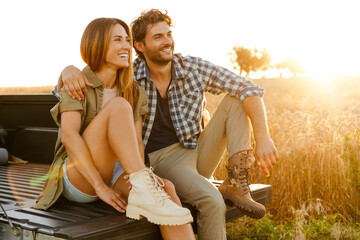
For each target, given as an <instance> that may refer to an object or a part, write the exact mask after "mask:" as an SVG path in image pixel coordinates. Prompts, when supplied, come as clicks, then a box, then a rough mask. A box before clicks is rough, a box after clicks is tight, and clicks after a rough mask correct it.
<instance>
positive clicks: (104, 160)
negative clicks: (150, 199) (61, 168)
mask: <svg viewBox="0 0 360 240" xmlns="http://www.w3.org/2000/svg"><path fill="white" fill-rule="evenodd" d="M82 137H83V139H84V140H85V142H86V144H87V146H88V148H89V151H90V154H91V156H92V160H93V163H94V165H95V167H96V168H97V170H98V171H99V173H100V175H101V177H102V179H103V180H104V183H105V184H106V185H109V184H110V181H111V178H112V174H113V169H114V166H115V161H116V158H117V159H118V160H119V162H120V164H121V165H122V167H123V168H124V170H125V171H126V172H127V173H128V174H130V173H132V172H136V171H138V170H140V169H143V168H145V164H144V163H143V161H142V159H141V156H140V153H139V148H138V145H137V144H138V143H137V140H136V132H135V126H134V119H133V113H132V109H131V106H130V104H129V103H128V102H127V101H126V100H125V99H123V98H113V99H111V100H110V101H109V102H108V103H107V104H106V105H105V106H104V107H103V109H101V111H100V112H99V113H98V115H97V116H96V117H95V118H94V119H93V120H92V121H91V123H90V124H89V126H88V127H87V128H86V130H85V131H84V133H83V135H82ZM74 166H75V167H74ZM66 171H67V174H68V177H69V180H70V182H71V183H72V184H73V185H74V186H75V187H76V188H78V189H79V190H80V191H82V192H84V193H87V194H90V195H95V190H94V188H93V187H92V186H91V185H90V184H89V183H88V182H87V181H86V180H85V178H84V177H83V176H82V175H81V174H80V172H79V171H78V170H77V169H76V160H74V159H69V164H67V168H66Z"/></svg>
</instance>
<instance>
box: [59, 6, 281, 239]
mask: <svg viewBox="0 0 360 240" xmlns="http://www.w3.org/2000/svg"><path fill="white" fill-rule="evenodd" d="M171 26H172V20H171V18H170V17H169V16H168V15H167V13H162V12H161V11H159V10H156V9H152V10H149V11H147V12H144V13H142V15H141V16H140V17H139V18H137V19H136V20H135V21H134V22H133V23H132V32H133V41H134V47H135V50H136V52H137V54H138V58H137V59H136V60H135V62H134V78H135V80H136V81H137V82H138V83H139V85H140V86H142V87H143V88H144V89H145V90H146V93H147V94H148V100H149V104H148V106H149V114H148V115H147V117H146V119H145V120H144V123H143V142H144V145H145V154H146V156H147V157H148V161H149V163H150V165H152V166H153V168H154V171H155V173H156V174H158V175H159V176H161V177H164V178H166V179H169V180H171V181H172V182H173V183H174V185H175V187H176V191H177V193H178V195H179V197H180V198H181V200H182V201H183V202H184V203H188V204H191V205H192V206H194V207H195V208H196V209H197V210H198V211H199V214H198V216H197V223H198V237H199V239H216V240H219V239H226V231H225V213H226V205H225V203H224V200H223V199H225V201H227V202H231V203H232V204H234V205H235V206H237V207H239V208H240V209H241V210H242V211H243V212H244V213H245V214H247V215H249V216H251V217H254V218H261V217H263V216H264V214H265V207H264V206H262V205H261V204H259V203H256V202H254V201H253V199H252V198H251V195H250V189H249V184H248V178H247V174H248V170H249V168H250V166H251V165H252V164H253V162H254V157H253V155H252V147H251V127H250V122H249V120H248V117H249V118H250V120H251V125H252V127H253V131H254V136H255V141H256V149H255V156H256V160H257V163H258V164H259V166H260V168H261V169H262V171H263V173H264V174H266V175H269V171H268V168H269V169H270V168H271V167H272V166H273V164H275V163H276V160H277V159H278V154H277V150H276V148H275V146H274V144H273V141H272V140H271V138H270V136H269V134H268V129H267V124H266V114H265V108H264V104H263V101H262V98H261V97H262V95H263V93H264V90H263V89H261V88H259V87H257V86H256V85H255V84H253V83H252V82H251V81H249V80H248V79H246V78H243V77H240V76H238V75H236V74H234V73H232V72H230V71H228V70H226V69H224V68H222V67H219V66H216V65H214V64H212V63H210V62H207V61H205V60H202V59H200V58H196V57H191V56H186V57H184V56H181V55H180V54H174V39H173V37H172V31H171ZM62 79H63V81H64V84H65V89H67V91H68V92H69V94H70V95H71V96H73V97H77V98H79V99H81V98H83V93H82V90H84V89H85V85H88V86H91V84H89V83H88V82H87V80H86V78H84V77H83V76H82V75H81V72H80V71H79V70H78V69H76V68H75V67H73V66H69V67H67V68H65V69H64V70H63V72H62ZM59 85H60V87H61V85H62V82H61V81H59ZM205 91H208V92H211V93H213V94H219V93H222V92H226V93H227V94H226V96H225V97H224V99H223V101H222V102H221V103H220V105H219V107H218V109H217V110H216V112H215V113H214V116H213V117H212V118H211V120H210V122H209V123H208V125H207V126H206V127H205V129H202V127H201V120H202V110H203V104H202V103H203V100H204V92H205ZM225 147H226V148H227V151H228V153H229V156H230V157H229V160H228V167H227V169H228V177H227V179H226V180H225V181H224V182H223V184H221V186H220V187H219V189H216V188H215V187H214V185H213V184H212V183H211V182H210V181H209V180H208V179H209V178H210V177H211V176H212V174H213V172H214V171H215V168H216V166H217V165H218V163H219V161H220V159H221V157H222V155H223V153H224V150H225Z"/></svg>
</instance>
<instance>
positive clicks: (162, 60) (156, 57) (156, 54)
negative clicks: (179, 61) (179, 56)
mask: <svg viewBox="0 0 360 240" xmlns="http://www.w3.org/2000/svg"><path fill="white" fill-rule="evenodd" d="M169 47H170V48H171V49H170V51H171V54H170V55H166V56H164V54H162V53H161V51H162V50H164V49H166V48H169ZM145 50H146V55H147V57H148V58H149V60H151V61H152V62H155V63H157V64H159V65H167V64H168V63H169V62H171V61H172V60H173V59H174V45H166V46H163V47H161V48H160V49H156V50H150V49H148V48H146V47H145Z"/></svg>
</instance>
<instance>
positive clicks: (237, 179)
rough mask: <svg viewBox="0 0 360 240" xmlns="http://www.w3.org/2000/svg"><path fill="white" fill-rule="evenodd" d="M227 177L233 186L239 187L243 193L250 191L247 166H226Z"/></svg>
mask: <svg viewBox="0 0 360 240" xmlns="http://www.w3.org/2000/svg"><path fill="white" fill-rule="evenodd" d="M227 170H228V177H229V180H230V182H231V184H232V185H233V186H236V187H240V188H241V189H242V191H244V192H245V193H248V192H250V187H249V184H250V183H249V170H250V169H249V168H239V169H237V168H234V167H231V168H227Z"/></svg>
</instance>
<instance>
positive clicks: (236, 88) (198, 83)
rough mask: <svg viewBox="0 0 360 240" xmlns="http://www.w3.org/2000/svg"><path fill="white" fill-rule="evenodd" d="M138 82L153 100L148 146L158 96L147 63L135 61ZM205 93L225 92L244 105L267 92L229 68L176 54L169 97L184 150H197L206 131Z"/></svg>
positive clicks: (145, 136)
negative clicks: (203, 111)
mask: <svg viewBox="0 0 360 240" xmlns="http://www.w3.org/2000/svg"><path fill="white" fill-rule="evenodd" d="M134 78H135V80H136V81H137V82H138V84H139V85H140V86H141V87H143V88H144V89H145V91H146V93H147V95H148V99H149V102H148V106H149V113H148V115H147V116H146V119H145V120H144V123H143V142H144V145H145V146H146V144H147V141H148V139H149V137H150V133H151V129H152V127H153V124H154V119H155V113H156V100H157V92H156V87H155V85H154V84H153V82H152V80H151V79H150V77H149V73H148V69H147V65H146V62H145V60H141V59H139V58H138V59H136V60H135V62H134ZM205 91H207V92H210V93H212V94H216V95H218V94H220V93H224V92H225V93H228V94H230V95H231V96H235V97H237V98H239V99H240V100H241V101H243V100H244V99H245V98H247V97H250V96H260V97H262V96H263V94H264V89H262V88H259V87H258V86H256V85H255V84H254V83H253V82H251V81H249V80H248V79H247V78H245V77H241V76H239V75H237V74H235V73H233V72H231V71H229V70H227V69H225V68H222V67H220V66H216V65H214V64H212V63H210V62H208V61H205V60H202V59H201V58H196V57H192V56H184V57H183V56H181V55H180V54H175V56H174V60H173V70H172V81H171V82H170V85H169V88H168V92H167V96H168V99H169V108H170V115H171V120H172V123H173V126H174V128H175V132H176V135H177V137H178V139H179V141H180V143H181V144H182V145H183V146H184V147H187V148H195V147H196V144H197V138H198V136H199V134H200V132H201V130H202V129H201V120H202V110H203V101H204V94H205Z"/></svg>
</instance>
